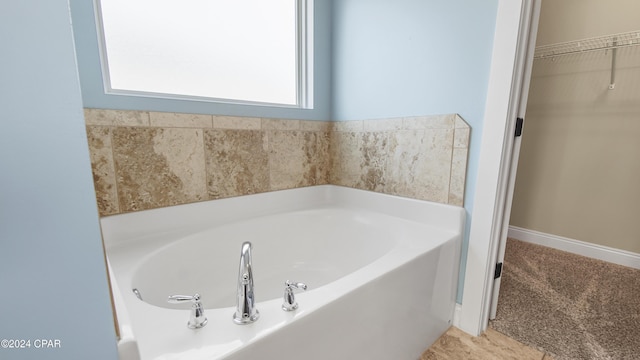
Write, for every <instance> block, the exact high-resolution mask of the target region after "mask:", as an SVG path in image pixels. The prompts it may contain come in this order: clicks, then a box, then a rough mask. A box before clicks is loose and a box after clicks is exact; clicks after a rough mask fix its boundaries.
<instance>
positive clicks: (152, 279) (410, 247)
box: [102, 185, 464, 360]
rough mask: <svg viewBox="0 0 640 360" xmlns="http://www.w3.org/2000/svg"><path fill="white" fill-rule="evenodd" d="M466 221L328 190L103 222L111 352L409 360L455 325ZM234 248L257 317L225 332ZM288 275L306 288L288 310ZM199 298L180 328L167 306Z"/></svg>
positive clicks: (431, 206)
mask: <svg viewBox="0 0 640 360" xmlns="http://www.w3.org/2000/svg"><path fill="white" fill-rule="evenodd" d="M463 225H464V211H463V209H462V208H460V207H454V206H448V205H442V204H436V203H430V202H425V201H418V200H412V199H406V198H400V197H395V196H389V195H383V194H378V193H373V192H367V191H361V190H355V189H349V188H343V187H337V186H331V185H326V186H316V187H309V188H302V189H295V190H285V191H277V192H271V193H264V194H257V195H250V196H243V197H237V198H231V199H223V200H215V201H209V202H201V203H196V204H189V205H183V206H175V207H171V208H163V209H156V210H149V211H143V212H137V213H131V214H124V215H116V216H111V217H106V218H103V219H102V229H103V235H104V240H105V246H106V250H107V257H108V263H109V266H110V271H111V276H112V279H111V280H112V285H113V288H114V298H115V307H116V312H117V314H118V320H119V327H120V330H121V340H120V343H119V350H120V353H121V358H122V360H126V359H130V358H131V359H135V358H137V356H138V351H139V356H140V358H141V359H143V360H146V359H323V360H325V359H368V360H374V359H380V360H389V359H394V360H404V359H406V360H414V359H417V358H418V357H419V356H420V354H421V352H422V351H424V350H425V349H426V348H427V347H428V346H429V345H430V344H431V343H433V342H434V341H435V340H436V339H437V338H438V337H439V336H440V335H441V334H442V333H443V332H444V331H445V330H446V329H447V328H448V327H449V326H450V325H451V323H452V317H453V310H454V306H455V291H456V281H457V278H458V277H457V272H458V265H459V252H460V242H461V234H462V229H463ZM244 241H250V242H251V243H252V244H253V249H252V255H253V274H254V278H255V293H256V301H257V306H256V307H257V309H258V310H259V312H260V319H259V320H258V321H257V322H255V323H253V324H250V325H236V324H235V323H234V322H233V321H232V316H233V314H234V312H235V293H236V281H237V276H238V262H239V258H240V248H241V244H242V243H243V242H244ZM286 280H293V281H299V282H304V283H306V284H307V285H308V287H309V288H308V291H306V292H299V293H296V300H297V301H298V303H299V308H298V310H296V311H294V312H285V311H282V309H281V305H282V294H283V290H284V282H285V281H286ZM132 289H137V290H138V292H139V293H140V295H141V297H142V299H143V300H144V301H141V300H139V299H138V298H137V297H136V295H135V294H134V292H133V291H132ZM196 292H197V293H199V294H200V295H201V296H202V302H203V304H204V307H205V309H206V310H205V315H206V316H207V318H208V324H207V325H206V326H205V327H204V328H202V329H198V330H191V329H188V328H187V326H186V325H187V321H188V320H189V312H190V310H189V307H190V305H186V306H178V305H173V304H169V303H167V302H166V299H167V297H168V296H169V295H174V294H181V295H193V294H194V293H196Z"/></svg>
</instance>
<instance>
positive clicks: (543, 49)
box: [533, 30, 640, 59]
mask: <svg viewBox="0 0 640 360" xmlns="http://www.w3.org/2000/svg"><path fill="white" fill-rule="evenodd" d="M637 45H640V30H637V31H631V32H627V33H621V34H613V35H607V36H599V37H594V38H588V39H582V40H575V41H569V42H564V43H558V44H551V45H542V46H538V47H536V51H535V53H534V56H533V58H534V59H545V58H555V57H557V56H563V55H570V54H578V53H583V52H591V51H598V50H612V49H619V48H624V47H630V46H637Z"/></svg>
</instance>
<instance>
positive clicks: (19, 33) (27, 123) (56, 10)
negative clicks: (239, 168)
mask: <svg viewBox="0 0 640 360" xmlns="http://www.w3.org/2000/svg"><path fill="white" fill-rule="evenodd" d="M73 46H74V45H73V36H72V29H71V18H70V15H69V4H68V1H67V0H33V1H3V2H2V3H0V49H2V66H0V79H2V80H1V81H0V105H1V106H0V108H1V109H2V119H3V121H2V130H1V131H0V293H1V295H0V339H23V340H31V344H30V345H31V348H27V349H4V348H2V347H0V359H13V360H15V359H54V360H55V359H60V360H67V359H105V360H106V359H109V360H113V359H117V351H116V340H115V332H114V327H113V320H112V317H111V306H110V303H109V294H108V287H107V278H106V270H105V266H104V258H103V252H102V242H101V238H100V228H99V223H98V212H97V209H96V203H95V194H94V190H93V179H92V175H91V166H90V162H89V151H88V146H87V138H86V133H85V127H84V120H83V112H82V102H81V94H80V84H79V81H78V73H77V67H76V62H75V54H74V47H73ZM36 339H51V340H54V339H58V340H60V343H61V345H62V347H61V348H54V349H42V348H36V345H37V343H36V342H35V340H36Z"/></svg>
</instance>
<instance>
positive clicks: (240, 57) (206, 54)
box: [96, 0, 313, 108]
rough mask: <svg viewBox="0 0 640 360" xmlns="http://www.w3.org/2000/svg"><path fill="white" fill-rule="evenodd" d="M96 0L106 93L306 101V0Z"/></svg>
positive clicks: (273, 102)
mask: <svg viewBox="0 0 640 360" xmlns="http://www.w3.org/2000/svg"><path fill="white" fill-rule="evenodd" d="M96 1H97V2H98V4H97V5H98V6H97V9H98V14H99V15H98V24H99V25H98V27H99V28H101V29H99V33H100V34H101V35H102V38H101V41H102V43H101V57H102V68H103V78H104V84H105V91H106V92H107V93H110V94H126V95H137V96H149V97H163V98H179V99H195V100H204V101H219V102H232V103H243V104H269V105H276V106H289V107H301V108H311V107H312V106H311V100H310V99H311V90H310V89H311V74H312V70H311V66H312V61H311V59H312V56H311V49H312V46H311V45H312V41H311V39H312V34H311V32H312V31H311V29H312V28H313V27H312V20H311V19H312V16H313V15H312V11H311V9H312V8H313V4H312V0H241V1H238V0H96Z"/></svg>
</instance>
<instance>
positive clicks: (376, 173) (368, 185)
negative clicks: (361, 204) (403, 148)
mask: <svg viewBox="0 0 640 360" xmlns="http://www.w3.org/2000/svg"><path fill="white" fill-rule="evenodd" d="M359 136H360V137H361V139H360V141H359V146H360V153H361V156H360V160H361V162H360V164H359V166H358V168H359V173H360V182H359V183H358V184H357V187H358V188H360V189H364V190H371V191H378V192H383V191H384V189H385V186H386V173H387V159H388V157H389V153H388V152H389V146H388V144H389V134H388V133H387V132H383V131H376V132H363V133H359Z"/></svg>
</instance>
